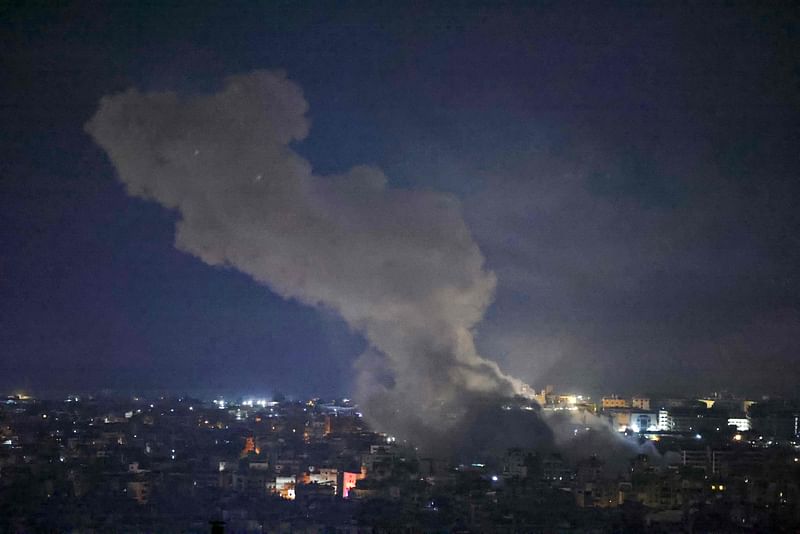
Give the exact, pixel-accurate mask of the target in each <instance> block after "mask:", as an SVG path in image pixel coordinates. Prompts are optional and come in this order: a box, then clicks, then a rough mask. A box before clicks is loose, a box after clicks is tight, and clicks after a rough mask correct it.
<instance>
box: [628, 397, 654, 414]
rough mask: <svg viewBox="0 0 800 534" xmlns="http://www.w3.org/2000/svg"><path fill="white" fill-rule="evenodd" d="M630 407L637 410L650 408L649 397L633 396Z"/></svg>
mask: <svg viewBox="0 0 800 534" xmlns="http://www.w3.org/2000/svg"><path fill="white" fill-rule="evenodd" d="M631 407H633V408H636V409H638V410H645V411H647V410H650V399H648V398H647V397H633V398H632V399H631Z"/></svg>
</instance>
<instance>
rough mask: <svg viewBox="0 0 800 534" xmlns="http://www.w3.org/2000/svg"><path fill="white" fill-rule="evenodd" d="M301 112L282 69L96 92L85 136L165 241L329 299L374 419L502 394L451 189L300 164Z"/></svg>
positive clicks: (478, 261) (485, 276)
mask: <svg viewBox="0 0 800 534" xmlns="http://www.w3.org/2000/svg"><path fill="white" fill-rule="evenodd" d="M307 109H308V104H307V103H306V101H305V99H304V97H303V95H302V92H301V90H300V88H299V87H298V86H297V85H296V84H294V83H292V82H291V81H289V80H287V79H286V77H285V76H284V75H283V74H281V73H276V72H267V71H256V72H252V73H250V74H246V75H240V76H233V77H231V78H229V79H227V80H226V83H225V85H224V87H223V88H222V89H221V90H220V91H219V92H217V93H215V94H211V95H200V96H181V95H178V94H176V93H173V92H156V93H141V92H139V91H137V90H133V89H132V90H129V91H126V92H124V93H120V94H116V95H112V96H107V97H104V98H103V99H102V100H101V101H100V106H99V109H98V111H97V113H96V114H95V115H94V117H92V119H91V120H90V121H89V122H88V123H87V124H86V131H87V132H88V133H89V134H90V135H91V136H92V137H93V138H94V140H95V141H96V142H97V143H98V144H99V145H100V146H102V147H103V148H104V149H105V151H106V152H107V153H108V155H109V157H110V159H111V161H112V163H113V164H114V166H115V168H116V170H117V173H118V175H119V178H120V180H121V181H122V182H123V183H124V184H125V186H126V188H127V191H128V194H130V195H132V196H135V197H140V198H144V199H148V200H154V201H156V202H158V203H159V204H161V205H162V206H164V207H165V208H168V209H171V210H175V211H177V213H179V215H180V220H179V221H178V223H177V227H176V234H175V246H176V247H177V248H179V249H180V250H183V251H185V252H188V253H190V254H193V255H195V256H197V257H198V258H200V259H201V260H202V261H204V262H205V263H207V264H209V265H215V266H222V267H231V268H235V269H237V270H239V271H242V272H244V273H247V274H248V275H250V276H251V277H252V278H253V279H255V280H256V281H258V282H260V283H262V284H264V285H266V286H268V287H269V288H270V289H271V290H273V291H274V292H276V293H278V294H280V295H281V296H283V297H285V298H292V299H296V300H298V301H300V302H303V303H305V304H307V305H310V306H315V307H325V308H329V309H332V310H335V311H336V312H337V313H339V314H340V315H341V316H342V317H343V318H344V319H345V321H347V323H348V324H349V325H350V326H351V327H352V328H353V329H355V330H357V331H359V332H361V333H362V334H363V335H364V336H365V337H366V339H367V340H368V343H369V349H368V350H367V352H366V354H365V355H364V356H362V358H361V360H360V362H359V365H358V367H359V370H360V378H359V382H360V388H361V401H362V403H363V405H364V409H365V415H366V416H367V417H368V418H369V419H370V420H371V422H372V423H373V425H375V426H376V427H377V428H379V429H382V430H386V431H391V432H394V433H397V434H399V435H401V436H403V437H410V438H412V439H413V438H416V439H418V440H419V439H421V438H422V437H424V436H431V435H435V434H436V433H437V432H434V430H436V431H438V432H446V431H447V424H444V425H443V421H449V422H450V423H451V424H455V423H456V422H457V421H458V414H459V413H460V412H461V411H463V409H464V408H463V407H464V406H465V404H469V401H470V399H474V398H476V397H486V398H491V397H507V396H509V395H511V394H513V393H514V392H515V391H516V389H517V387H518V384H517V382H516V381H515V380H513V379H511V378H509V377H508V376H506V375H504V374H503V373H502V372H501V371H500V370H499V369H498V367H497V365H496V364H495V363H493V362H491V361H488V360H486V359H484V358H482V357H481V356H480V355H479V354H478V353H477V352H476V349H475V346H474V343H473V334H472V331H471V329H472V328H473V327H474V326H475V324H476V323H477V322H478V321H479V320H480V319H481V318H482V317H483V314H484V311H485V310H486V307H487V306H488V305H489V303H490V301H491V298H492V295H493V290H494V286H495V278H494V275H493V274H492V273H491V272H488V271H487V270H486V269H485V268H484V258H483V256H482V254H481V252H480V250H479V249H478V247H477V245H476V244H475V242H474V241H473V239H472V236H471V234H470V232H469V230H468V228H467V226H466V224H465V223H464V220H463V218H462V215H461V212H460V204H459V202H458V201H457V199H455V198H454V197H453V196H451V195H447V194H442V193H438V192H432V191H420V190H402V189H392V188H389V187H387V184H386V177H385V176H384V175H383V174H382V173H381V171H380V170H378V169H375V168H371V167H355V168H353V169H351V170H349V171H348V172H346V173H344V174H342V175H336V176H320V175H316V174H314V173H313V170H312V168H311V164H310V163H309V162H308V161H306V160H305V159H303V158H302V157H301V156H300V155H298V154H297V153H296V152H295V151H294V150H293V149H292V148H291V143H292V142H294V141H300V140H302V139H303V138H304V137H305V136H306V135H307V134H308V130H309V120H308V119H307V117H306V111H307Z"/></svg>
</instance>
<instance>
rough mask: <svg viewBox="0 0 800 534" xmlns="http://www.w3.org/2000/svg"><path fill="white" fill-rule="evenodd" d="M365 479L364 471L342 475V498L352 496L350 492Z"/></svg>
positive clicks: (346, 472) (347, 472)
mask: <svg viewBox="0 0 800 534" xmlns="http://www.w3.org/2000/svg"><path fill="white" fill-rule="evenodd" d="M365 477H366V473H365V471H364V469H362V470H361V472H360V473H351V472H349V471H345V472H344V473H342V497H344V498H345V499H346V498H347V497H348V495H350V490H351V489H353V488H355V487H356V484H357V483H358V481H359V480H363V479H364V478H365Z"/></svg>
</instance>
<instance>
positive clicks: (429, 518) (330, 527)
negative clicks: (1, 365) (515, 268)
mask: <svg viewBox="0 0 800 534" xmlns="http://www.w3.org/2000/svg"><path fill="white" fill-rule="evenodd" d="M533 395H535V396H536V398H537V401H538V402H539V403H540V404H541V405H542V408H543V410H544V411H545V413H546V412H559V411H562V410H566V411H569V412H570V415H571V416H572V420H574V421H575V422H576V433H577V431H578V430H581V431H582V432H584V431H585V432H586V433H587V434H590V433H591V432H603V431H604V430H602V429H598V427H596V425H595V426H594V427H590V426H586V427H584V426H583V425H584V422H585V421H588V420H589V419H591V420H592V421H594V422H596V421H601V422H603V425H605V428H606V430H605V431H606V432H610V433H612V434H613V437H614V439H616V440H620V443H625V444H628V445H630V446H627V445H626V447H624V448H623V449H624V450H626V451H628V453H626V454H621V455H618V456H617V457H608V456H607V455H606V456H603V455H597V454H594V453H593V452H592V449H591V448H587V449H585V450H576V449H572V450H570V449H568V448H567V449H564V450H559V449H543V448H541V447H538V448H534V447H531V448H526V447H516V448H510V449H507V450H505V451H504V452H502V453H498V454H497V455H496V457H493V458H488V459H486V458H482V459H481V460H480V461H477V460H476V461H474V462H469V461H467V462H464V461H459V462H457V463H456V462H454V461H452V460H446V459H442V458H429V457H425V456H423V455H421V454H420V453H419V452H418V451H417V450H416V449H415V448H414V446H413V444H411V443H404V442H402V441H401V440H396V439H395V438H394V437H392V436H388V435H386V434H381V433H377V432H374V431H372V430H371V429H370V428H369V427H368V425H366V424H365V422H364V420H363V418H362V417H361V415H360V413H359V412H358V409H357V407H356V406H354V405H353V404H352V403H351V402H350V401H348V400H347V399H343V400H339V401H336V402H323V401H321V400H319V399H312V400H308V401H299V402H298V401H280V402H278V401H273V400H266V399H244V400H241V399H240V400H237V401H234V402H231V401H229V400H223V399H215V400H213V401H211V402H204V401H201V400H197V399H191V398H187V397H177V398H165V397H159V398H155V399H145V398H132V399H131V398H126V399H118V398H81V397H69V398H67V399H63V400H58V401H43V400H36V399H32V398H28V397H24V396H10V397H6V398H4V399H2V400H0V531H2V532H34V531H59V532H62V531H71V532H107V531H115V532H173V531H174V532H210V531H211V530H212V529H216V531H219V530H222V529H224V530H225V531H226V532H256V533H264V532H270V533H271V532H276V533H277V532H315V533H316V532H334V533H339V532H341V533H354V534H355V533H371V532H386V531H393V532H394V531H407V532H530V531H533V532H536V531H557V532H605V531H609V532H610V531H620V530H628V531H644V530H649V531H660V532H686V531H697V532H702V531H706V530H707V529H708V527H709V526H713V527H714V528H716V529H717V531H733V530H736V531H744V532H747V531H751V532H767V531H776V530H779V529H783V528H790V529H791V528H800V461H798V460H799V459H800V448H799V447H798V439H800V435H799V434H798V428H797V417H798V414H800V405H798V404H796V403H793V402H789V401H765V400H762V401H759V402H757V403H756V402H751V401H746V400H743V399H736V398H734V397H731V396H725V395H717V396H712V397H709V398H702V399H655V398H647V397H644V396H638V397H633V398H622V397H619V396H608V397H604V398H601V399H600V402H599V403H594V402H593V401H592V400H591V399H590V398H588V397H585V396H582V395H560V394H556V393H555V392H554V391H553V388H546V389H545V390H543V391H541V392H540V393H533V394H532V395H531V396H533ZM504 409H506V408H504ZM609 429H610V430H609ZM212 521H213V522H215V523H214V524H213V525H211V523H210V522H212ZM704 529H705V530H704ZM720 529H721V530H720ZM726 529H727V530H726Z"/></svg>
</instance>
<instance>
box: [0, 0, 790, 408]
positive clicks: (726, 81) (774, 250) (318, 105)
mask: <svg viewBox="0 0 800 534" xmlns="http://www.w3.org/2000/svg"><path fill="white" fill-rule="evenodd" d="M3 9H4V12H3V13H4V18H5V19H6V20H7V21H8V24H6V25H5V26H4V28H3V30H2V34H0V36H1V37H2V43H3V48H4V49H5V50H7V51H10V52H11V53H7V54H3V58H2V64H3V70H4V72H7V73H8V74H9V75H8V79H9V82H8V83H7V84H6V85H5V87H4V88H3V90H2V94H3V106H2V112H0V113H2V119H3V121H2V122H3V125H4V134H3V138H2V144H1V145H0V146H2V156H3V157H2V160H3V163H2V178H3V180H2V191H3V195H2V200H0V202H1V203H2V213H3V225H2V228H0V239H2V243H3V261H2V272H3V276H2V281H1V282H0V283H1V284H2V295H3V299H2V304H1V305H2V307H3V308H2V316H3V321H2V324H1V325H0V341H2V343H3V345H4V347H6V349H5V350H6V352H5V354H6V356H5V357H4V358H3V359H2V362H1V363H0V366H1V367H0V371H1V373H0V374H2V379H0V381H1V382H2V383H1V384H0V385H2V387H4V388H6V389H8V390H16V389H19V388H23V389H29V390H33V391H37V390H38V391H59V392H64V391H70V390H92V389H104V388H109V389H114V390H119V389H127V390H132V389H142V390H158V389H167V390H169V389H175V390H185V391H193V390H197V391H200V390H202V391H209V392H214V391H220V392H222V391H225V392H246V391H259V392H265V393H276V392H285V393H289V394H291V395H298V396H301V395H306V394H314V395H351V394H357V393H358V392H359V391H360V392H361V393H360V394H361V395H362V396H366V395H378V396H382V395H384V396H385V395H387V393H386V391H385V385H386V384H391V383H393V384H394V386H393V387H394V389H393V390H390V391H394V393H390V394H388V397H387V398H386V402H387V403H401V404H402V403H405V402H407V400H406V399H408V398H409V397H415V398H414V402H415V403H422V404H424V405H428V404H429V403H431V402H438V401H440V400H442V399H445V400H444V402H445V403H447V402H451V401H452V400H453V399H456V398H459V395H461V392H463V391H484V392H493V393H502V394H506V393H508V392H513V391H514V390H515V388H517V387H518V386H514V384H513V382H514V380H515V379H517V378H518V379H519V380H521V381H523V382H526V383H529V384H532V385H535V386H538V387H541V386H543V385H544V384H547V383H555V384H559V385H563V386H564V387H566V388H575V389H585V390H591V391H628V392H636V391H641V390H646V391H672V390H681V391H686V392H688V391H699V390H715V389H721V388H731V389H737V390H742V391H746V392H751V393H754V394H762V393H786V392H789V391H791V390H792V388H793V386H794V384H796V381H797V379H798V376H797V372H798V371H797V370H796V369H797V366H796V365H794V364H795V362H796V359H797V354H798V346H799V345H800V315H798V296H799V295H800V286H798V282H797V276H796V272H797V271H798V267H800V257H799V256H798V250H800V247H798V242H797V235H798V230H799V229H800V220H798V216H797V210H796V209H795V207H796V205H797V200H798V194H799V193H800V189H798V182H797V180H796V176H797V164H798V161H797V150H796V148H797V109H798V94H797V90H796V88H797V81H798V80H797V69H796V58H797V49H798V43H797V39H796V36H795V35H794V34H793V33H792V32H791V31H789V28H791V27H792V26H793V24H794V23H796V22H797V13H796V10H792V9H788V10H777V9H772V8H770V7H750V6H746V5H736V6H722V5H703V6H700V5H698V6H693V7H692V8H691V9H674V10H673V9H668V8H666V7H657V6H649V7H648V6H640V7H637V8H635V9H623V8H622V7H620V6H614V5H608V6H605V7H601V6H583V7H581V8H580V9H574V8H573V6H571V5H570V3H559V4H555V5H548V6H538V7H535V6H534V7H521V6H515V5H506V4H504V5H497V6H493V7H483V8H480V9H478V8H474V9H464V10H455V9H453V8H451V7H449V6H448V5H447V4H437V5H432V6H430V7H429V10H428V11H426V13H425V14H424V16H416V15H415V14H414V13H413V12H405V11H404V12H397V11H396V10H393V9H391V8H389V7H373V8H370V9H362V8H355V7H352V6H351V7H349V8H343V9H341V10H338V11H337V12H335V13H328V15H330V16H329V17H328V16H323V15H322V14H323V13H325V12H326V11H325V10H324V9H322V8H320V9H314V8H312V6H311V5H310V4H309V5H306V6H293V7H292V6H283V5H277V4H276V5H274V6H261V7H256V6H241V9H237V10H225V9H221V8H216V7H213V6H203V7H199V8H189V7H188V6H183V7H181V6H173V7H168V8H163V10H162V9H159V8H157V7H156V6H150V7H145V8H142V9H133V8H131V7H130V6H124V5H121V4H120V5H117V6H109V7H108V9H107V10H100V11H95V10H92V9H90V8H88V7H87V6H80V5H73V6H66V7H64V6H50V7H42V6H39V7H35V8H34V7H31V8H27V9H12V8H3ZM412 11H413V10H412ZM98 106H99V108H98ZM87 124H88V126H86V130H84V125H87ZM134 134H135V135H134ZM93 138H94V139H93ZM95 140H97V142H99V144H100V145H101V146H102V148H100V147H99V146H98V145H97V144H96V143H95ZM118 177H119V178H120V179H121V180H119V179H117V178H118ZM268 191H270V192H268ZM142 198H144V199H145V201H143V200H142ZM150 199H151V200H155V201H156V202H149V201H148V200H150ZM165 208H166V209H165ZM173 245H175V246H173ZM198 258H199V259H200V260H202V261H198ZM365 376H370V377H372V378H370V379H369V380H366V379H364V377H365ZM509 377H515V379H511V378H509ZM365 384H368V385H369V388H372V390H370V391H366V389H369V388H366V389H365V388H364V387H363V386H364V385H365ZM411 392H414V393H415V394H412V393H411ZM408 424H416V423H414V422H411V421H409V422H408Z"/></svg>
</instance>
